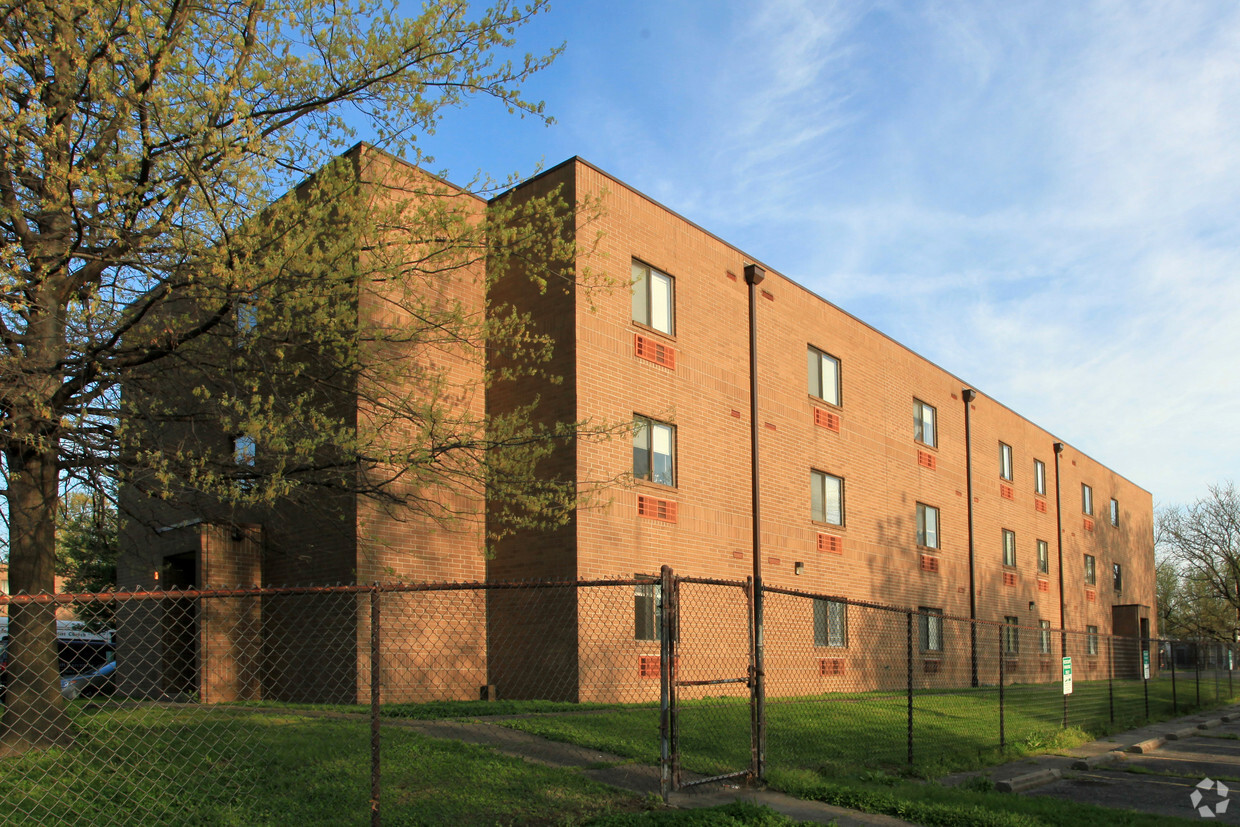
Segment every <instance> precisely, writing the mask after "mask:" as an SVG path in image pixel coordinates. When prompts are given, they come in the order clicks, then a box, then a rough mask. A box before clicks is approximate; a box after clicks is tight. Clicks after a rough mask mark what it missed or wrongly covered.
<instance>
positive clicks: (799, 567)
mask: <svg viewBox="0 0 1240 827" xmlns="http://www.w3.org/2000/svg"><path fill="white" fill-rule="evenodd" d="M792 570H793V571H794V572H795V573H797V574H805V564H804V563H793V564H792Z"/></svg>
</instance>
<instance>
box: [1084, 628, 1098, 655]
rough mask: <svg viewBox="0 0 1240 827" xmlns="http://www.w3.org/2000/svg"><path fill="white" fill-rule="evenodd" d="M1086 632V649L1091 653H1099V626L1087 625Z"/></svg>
mask: <svg viewBox="0 0 1240 827" xmlns="http://www.w3.org/2000/svg"><path fill="white" fill-rule="evenodd" d="M1085 633H1086V634H1085V645H1086V647H1087V648H1086V650H1085V651H1086V652H1088V653H1089V654H1091V655H1096V654H1098V627H1097V626H1086V627H1085Z"/></svg>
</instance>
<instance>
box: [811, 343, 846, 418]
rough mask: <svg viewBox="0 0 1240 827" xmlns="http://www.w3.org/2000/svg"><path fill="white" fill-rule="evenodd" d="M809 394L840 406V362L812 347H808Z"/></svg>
mask: <svg viewBox="0 0 1240 827" xmlns="http://www.w3.org/2000/svg"><path fill="white" fill-rule="evenodd" d="M809 394H810V396H815V397H817V398H819V399H821V400H822V401H823V402H829V403H831V404H832V405H836V406H839V404H840V360H839V359H836V358H835V357H834V356H832V355H831V354H830V353H827V352H826V351H822V350H819V349H818V348H816V347H814V346H813V345H810V346H809Z"/></svg>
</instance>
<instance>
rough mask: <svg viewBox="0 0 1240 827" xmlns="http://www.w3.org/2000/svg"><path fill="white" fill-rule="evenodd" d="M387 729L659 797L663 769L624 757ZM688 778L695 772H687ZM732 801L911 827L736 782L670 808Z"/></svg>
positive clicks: (677, 797)
mask: <svg viewBox="0 0 1240 827" xmlns="http://www.w3.org/2000/svg"><path fill="white" fill-rule="evenodd" d="M384 725H385V726H402V727H408V728H409V729H412V730H415V731H417V732H420V733H422V734H423V735H427V736H429V737H432V738H450V739H452V740H454V741H465V742H467V743H471V744H481V745H483V746H488V747H491V748H492V749H495V750H496V751H498V752H502V753H504V754H506V755H513V756H516V757H518V758H524V759H525V760H527V761H534V762H536V763H539V764H546V765H548V766H552V767H561V768H565V769H575V770H577V771H579V772H580V773H581V774H582V775H585V776H586V777H588V778H593V779H594V780H596V781H599V782H601V783H603V784H608V785H610V786H613V787H619V788H620V789H624V790H632V791H633V792H636V793H642V794H645V795H658V794H659V768H658V767H651V766H647V765H645V764H637V763H634V762H632V761H631V760H630V759H628V758H623V757H621V756H619V755H610V754H608V753H604V752H599V751H598V750H592V749H587V748H585V747H580V746H577V745H575V744H565V743H561V742H559V741H549V740H547V739H546V738H540V737H538V736H537V735H530V734H529V733H526V732H520V731H518V730H515V729H509V728H507V727H503V726H497V725H495V724H486V723H472V722H471V723H465V722H456V721H397V720H392V719H385V720H384ZM684 775H685V777H686V778H689V777H691V774H690V773H684ZM733 801H751V802H753V803H755V804H762V805H765V806H767V807H770V808H771V809H772V810H775V811H777V812H780V813H783V814H784V815H786V816H788V817H789V818H793V819H796V820H797V821H807V822H811V823H816V824H838V825H841V827H901V825H908V822H907V821H901V820H900V819H898V818H892V817H891V816H884V815H875V814H871V813H861V812H857V811H856V810H847V809H844V808H843V807H833V806H831V805H830V804H823V803H822V802H819V801H805V800H802V799H799V798H793V797H792V796H789V795H784V794H783V793H777V792H774V791H771V790H755V789H749V788H747V787H744V786H742V785H739V784H736V783H729V782H723V783H719V784H707V785H703V786H702V787H691V788H690V789H689V790H688V791H685V792H678V793H672V795H671V798H670V802H669V803H670V804H672V806H674V807H682V808H695V807H715V806H718V805H721V804H729V803H731V802H733Z"/></svg>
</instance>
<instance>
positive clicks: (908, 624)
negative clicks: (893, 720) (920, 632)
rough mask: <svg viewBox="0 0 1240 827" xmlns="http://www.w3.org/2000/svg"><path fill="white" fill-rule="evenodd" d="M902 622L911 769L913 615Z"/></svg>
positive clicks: (909, 763) (911, 764)
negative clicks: (906, 676) (903, 628)
mask: <svg viewBox="0 0 1240 827" xmlns="http://www.w3.org/2000/svg"><path fill="white" fill-rule="evenodd" d="M904 620H905V624H904V625H905V632H904V639H905V648H904V651H905V661H906V664H905V665H906V668H907V670H908V765H909V766H910V767H911V766H913V613H912V612H909V613H908V614H906V615H905V616H904ZM940 635H941V633H940Z"/></svg>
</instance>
